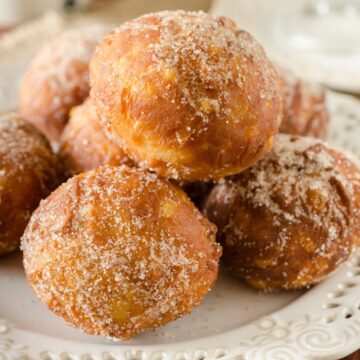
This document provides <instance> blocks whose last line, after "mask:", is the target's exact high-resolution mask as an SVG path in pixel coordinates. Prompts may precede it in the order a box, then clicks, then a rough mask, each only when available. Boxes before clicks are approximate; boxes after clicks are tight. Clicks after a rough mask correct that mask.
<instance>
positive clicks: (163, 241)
mask: <svg viewBox="0 0 360 360" xmlns="http://www.w3.org/2000/svg"><path fill="white" fill-rule="evenodd" d="M64 204H67V206H64ZM214 238H215V226H214V225H212V224H211V223H210V222H208V221H207V220H206V219H205V218H204V217H203V216H202V215H201V214H200V212H199V211H198V210H197V209H196V208H195V207H194V205H193V204H192V203H191V201H190V200H189V199H188V198H187V196H186V194H185V193H184V192H183V191H182V190H181V189H180V188H178V187H176V186H175V185H173V184H171V183H170V182H168V181H166V180H163V179H161V178H158V177H157V176H156V175H155V174H151V173H149V172H147V171H144V170H140V169H137V168H129V167H126V166H121V167H108V166H106V167H101V168H98V169H96V170H92V171H90V172H87V173H83V174H80V175H77V176H74V177H73V178H71V179H70V180H68V181H67V182H66V183H65V184H63V185H62V186H61V187H60V188H58V189H57V190H56V191H55V192H53V193H52V194H51V196H50V197H49V198H47V199H46V200H45V201H43V202H42V203H41V205H40V207H39V208H38V209H37V210H36V212H35V213H34V214H33V216H32V218H31V220H30V222H29V225H28V227H27V229H26V231H25V234H24V237H23V241H22V248H23V250H24V265H25V270H26V274H27V278H28V281H29V283H30V284H31V286H32V288H33V289H34V291H35V293H36V294H37V296H38V297H39V298H40V300H41V301H42V302H44V303H45V304H46V305H47V306H48V308H49V309H50V310H52V311H53V312H55V313H56V314H58V315H60V316H62V317H63V318H64V319H65V320H66V321H67V322H68V323H69V324H71V325H73V326H76V327H79V328H81V329H83V330H84V331H85V332H87V333H90V334H97V335H105V336H110V337H115V338H121V339H124V340H128V339H130V338H131V337H132V336H134V335H135V334H137V333H139V332H141V331H144V330H146V329H150V328H155V327H158V326H161V325H164V324H166V323H167V322H169V321H171V320H174V319H176V318H178V317H180V316H182V315H184V314H186V313H188V312H190V311H191V310H192V308H193V307H194V306H195V305H197V304H198V303H199V302H200V301H201V300H202V298H203V296H204V295H205V294H206V293H207V292H208V291H209V289H210V288H211V287H212V286H213V285H214V283H215V280H216V277H217V272H218V260H219V256H220V253H221V249H220V246H219V245H217V244H216V243H215V239H214Z"/></svg>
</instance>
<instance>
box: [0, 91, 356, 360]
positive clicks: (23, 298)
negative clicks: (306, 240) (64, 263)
mask: <svg viewBox="0 0 360 360" xmlns="http://www.w3.org/2000/svg"><path fill="white" fill-rule="evenodd" d="M328 102H329V107H330V110H331V114H332V121H331V131H330V134H329V141H330V143H332V144H333V145H335V146H337V147H343V148H345V149H348V150H351V151H353V152H354V153H356V155H357V156H358V157H360V142H359V134H360V102H359V101H358V100H355V99H353V98H351V97H348V96H344V95H337V94H335V93H330V92H329V93H328ZM0 294H1V296H0V359H2V356H3V357H4V358H5V359H43V360H115V359H126V360H166V359H167V360H170V359H171V360H172V359H174V360H190V359H194V360H201V359H204V358H205V357H206V358H209V359H213V358H224V359H234V358H235V359H238V360H240V359H248V360H257V359H259V360H270V359H293V360H295V359H327V360H329V359H339V358H341V357H342V356H346V355H348V354H350V353H352V352H354V351H355V350H357V349H358V347H359V343H360V251H359V252H358V253H357V254H354V256H353V257H352V259H351V260H350V261H348V262H347V263H346V264H344V265H343V266H342V267H341V268H340V269H339V270H338V271H337V272H336V273H335V274H333V275H332V276H331V277H330V278H329V279H327V280H325V281H324V282H323V283H321V284H319V285H318V286H316V287H314V288H312V289H311V290H309V291H307V292H305V293H302V292H288V293H276V294H262V293H259V292H257V291H255V290H252V289H251V288H249V287H247V286H246V285H244V284H242V283H241V282H240V281H238V280H237V279H235V278H234V277H232V276H231V275H229V274H228V273H226V272H222V274H221V276H220V279H219V281H218V283H217V284H216V287H215V289H214V290H212V291H211V292H210V293H209V294H208V296H206V298H205V301H204V302H203V303H202V304H201V305H200V306H199V307H197V308H196V309H195V310H194V311H193V312H192V313H191V314H190V315H188V316H185V317H183V318H182V319H180V320H177V321H175V322H173V323H171V324H169V325H167V326H165V327H163V328H159V329H157V330H156V331H148V332H145V333H143V334H141V335H139V336H137V337H136V338H135V339H134V340H133V341H132V342H130V343H122V342H118V343H114V342H112V341H110V340H108V339H106V338H102V337H94V336H89V335H85V334H83V333H82V332H80V331H78V330H76V329H73V328H70V327H68V326H67V325H65V323H64V321H63V320H62V319H60V318H58V317H56V316H55V315H54V314H52V313H51V312H50V311H48V310H47V309H46V308H45V307H44V306H43V305H42V304H41V303H40V302H39V301H38V300H37V299H36V297H35V295H34V294H33V293H32V292H31V290H30V288H29V286H28V285H27V283H26V279H25V275H24V272H23V269H22V264H21V256H20V254H14V255H11V256H8V257H6V258H2V259H1V261H0Z"/></svg>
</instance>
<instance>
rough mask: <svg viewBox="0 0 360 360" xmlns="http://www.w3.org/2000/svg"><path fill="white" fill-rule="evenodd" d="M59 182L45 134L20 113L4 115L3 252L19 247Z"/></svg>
mask: <svg viewBox="0 0 360 360" xmlns="http://www.w3.org/2000/svg"><path fill="white" fill-rule="evenodd" d="M58 181H59V164H58V161H57V158H56V156H55V155H54V154H53V152H52V150H51V148H50V145H49V144H48V142H47V140H46V139H45V137H44V136H43V135H42V134H41V133H40V132H39V131H38V130H37V129H36V128H35V127H34V126H33V125H31V124H30V123H28V122H26V121H25V120H23V119H22V118H21V117H20V116H19V115H16V114H3V115H0V204H1V206H0V255H3V254H7V253H10V252H12V251H14V250H16V249H17V248H18V247H19V242H20V237H21V235H22V234H23V232H24V229H25V227H26V225H27V223H28V220H29V219H30V216H31V213H32V212H33V211H34V210H35V208H36V207H37V206H38V205H39V202H40V200H41V199H42V198H44V197H46V196H48V195H49V193H50V191H51V190H53V189H54V188H55V187H56V186H57V185H58Z"/></svg>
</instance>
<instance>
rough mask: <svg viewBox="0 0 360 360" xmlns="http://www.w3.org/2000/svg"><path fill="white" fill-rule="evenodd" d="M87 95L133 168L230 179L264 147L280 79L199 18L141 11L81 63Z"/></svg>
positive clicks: (223, 25) (214, 21) (229, 29)
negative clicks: (88, 60) (87, 63)
mask: <svg viewBox="0 0 360 360" xmlns="http://www.w3.org/2000/svg"><path fill="white" fill-rule="evenodd" d="M90 78H91V85H92V90H91V98H92V101H93V102H94V105H95V107H96V109H97V112H98V114H99V115H100V116H101V119H102V120H103V121H104V123H105V124H106V126H107V130H108V132H109V134H111V136H113V137H114V139H115V140H116V141H118V142H119V143H120V144H121V146H123V147H124V148H125V149H126V152H127V153H128V154H129V156H130V157H132V158H133V159H134V160H135V161H136V162H137V163H140V165H142V166H144V167H148V168H152V169H154V170H155V171H156V172H158V173H159V174H161V175H165V176H167V177H171V178H174V179H177V180H186V181H197V180H210V179H214V178H220V177H222V176H225V175H229V174H234V173H237V172H239V171H240V170H243V169H244V168H246V167H248V166H249V165H252V164H253V163H255V162H256V161H257V160H258V159H259V158H261V157H262V156H263V155H264V154H265V153H266V152H267V151H268V150H269V149H270V148H271V146H272V139H273V135H274V133H275V132H276V130H277V128H278V125H279V121H280V115H281V112H282V110H281V103H282V101H281V96H280V93H281V92H280V82H279V79H278V77H277V74H276V73H275V71H274V69H273V67H272V65H271V64H270V62H269V61H268V59H267V58H266V56H265V53H264V51H263V48H262V47H261V46H260V45H259V44H258V43H257V42H256V41H255V40H254V38H253V37H252V36H251V35H250V34H248V33H247V32H245V31H242V30H239V29H237V28H236V26H235V24H234V22H232V21H231V20H229V19H227V18H224V17H213V16H211V15H209V14H205V13H203V12H185V11H175V12H161V13H155V14H149V15H144V16H142V17H140V18H138V19H135V20H133V21H130V22H127V23H125V24H123V25H122V26H121V27H120V28H118V29H116V30H114V31H112V32H111V33H110V34H109V35H108V36H107V37H106V38H105V40H104V41H103V43H102V44H101V45H100V46H99V47H98V49H97V50H96V51H95V54H94V57H93V59H92V61H91V64H90Z"/></svg>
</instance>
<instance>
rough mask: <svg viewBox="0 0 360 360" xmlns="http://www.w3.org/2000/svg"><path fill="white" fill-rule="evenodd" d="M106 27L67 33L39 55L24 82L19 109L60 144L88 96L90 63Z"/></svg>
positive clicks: (61, 35) (46, 45)
mask: <svg viewBox="0 0 360 360" xmlns="http://www.w3.org/2000/svg"><path fill="white" fill-rule="evenodd" d="M105 34H106V28H105V27H103V26H101V25H92V26H88V27H85V28H81V29H77V30H71V31H67V32H64V33H62V34H60V35H58V36H57V37H55V38H54V39H52V40H50V41H49V42H47V43H46V44H45V45H44V46H43V47H42V48H41V50H40V51H39V52H38V53H37V55H36V56H35V58H34V60H33V61H32V63H31V64H30V67H29V68H28V70H27V72H26V73H25V75H24V78H23V80H22V82H21V86H20V93H19V110H20V112H21V113H22V114H23V115H24V117H25V118H26V119H28V120H29V121H31V122H32V123H33V124H34V125H35V126H36V127H37V128H38V129H40V130H41V131H42V132H43V133H44V134H45V135H46V136H47V137H48V139H49V140H50V141H51V142H53V143H57V142H58V141H59V137H60V135H61V133H62V131H63V128H64V126H65V125H66V123H67V121H68V117H69V115H68V114H69V111H70V109H71V108H72V107H74V106H76V105H79V104H81V103H82V102H83V101H84V100H85V98H86V97H87V96H88V95H89V90H90V87H89V69H88V67H89V62H90V58H91V56H92V53H93V51H94V49H95V46H96V45H97V43H98V42H99V41H100V40H101V38H102V37H103V36H104V35H105Z"/></svg>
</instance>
